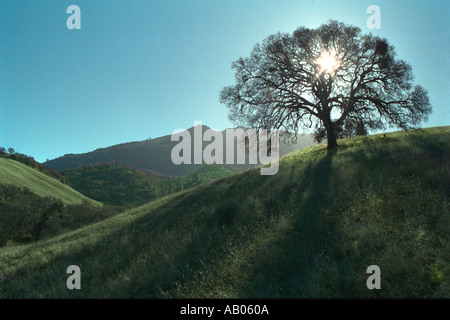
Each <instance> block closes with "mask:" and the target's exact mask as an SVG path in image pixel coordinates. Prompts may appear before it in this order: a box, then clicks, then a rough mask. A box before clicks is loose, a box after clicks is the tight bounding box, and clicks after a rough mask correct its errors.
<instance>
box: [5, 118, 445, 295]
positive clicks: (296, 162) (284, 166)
mask: <svg viewBox="0 0 450 320" xmlns="http://www.w3.org/2000/svg"><path fill="white" fill-rule="evenodd" d="M339 144H340V148H339V150H338V152H337V153H334V154H327V152H326V149H325V146H324V145H318V146H314V147H310V148H307V149H303V150H299V151H297V152H293V153H291V154H289V155H287V156H285V157H283V159H281V161H280V169H279V172H278V173H277V174H276V175H273V176H261V175H260V172H259V170H251V171H248V172H245V173H242V174H238V175H234V176H232V177H229V178H225V179H222V180H219V181H216V182H213V183H210V184H206V185H202V186H199V187H197V188H194V189H190V190H186V191H182V192H179V193H176V194H173V195H170V196H167V197H164V198H161V199H158V200H155V201H153V202H151V203H148V204H146V205H143V206H141V207H138V208H135V209H132V210H128V211H126V212H124V213H121V214H118V215H116V216H114V217H112V218H109V219H107V220H104V221H102V222H99V223H96V224H92V225H89V226H86V227H84V228H81V229H78V230H75V231H72V232H68V233H65V234H63V235H60V236H57V237H54V238H52V239H48V240H44V241H39V242H35V243H31V244H27V245H21V246H10V247H5V248H2V249H0V297H2V298H30V297H33V298H50V297H52V298H54V297H59V298H94V297H112V298H119V297H133V298H138V297H141V298H188V297H189V298H246V297H250V298H260V297H269V298H281V297H284V298H302V297H346V298H348V297H367V298H386V297H390V298H398V297H407V298H411V297H420V298H431V297H434V298H436V297H447V298H448V297H450V283H449V275H450V264H449V262H450V251H449V248H450V214H449V198H450V172H449V163H450V161H449V157H450V155H449V150H450V127H440V128H430V129H424V130H414V131H409V132H398V133H390V134H386V136H384V135H375V136H367V137H358V138H351V139H345V140H342V141H339ZM71 264H75V265H78V266H79V267H80V268H81V290H68V289H67V288H66V280H67V277H68V275H67V274H66V268H67V267H68V266H69V265H71ZM373 264H375V265H378V266H379V267H380V268H381V290H369V289H367V287H366V280H367V278H368V276H369V275H368V274H366V269H367V267H368V266H369V265H373Z"/></svg>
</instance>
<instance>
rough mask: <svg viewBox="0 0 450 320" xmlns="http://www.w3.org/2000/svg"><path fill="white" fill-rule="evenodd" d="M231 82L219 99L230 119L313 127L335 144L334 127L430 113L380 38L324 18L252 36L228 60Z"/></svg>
mask: <svg viewBox="0 0 450 320" xmlns="http://www.w3.org/2000/svg"><path fill="white" fill-rule="evenodd" d="M232 68H233V69H234V70H235V81H236V83H235V84H234V85H232V86H228V87H225V88H224V89H223V90H222V92H221V94H220V101H221V103H224V104H226V106H227V107H228V108H229V117H230V120H231V121H233V122H234V123H236V124H239V125H244V126H249V127H252V128H254V129H256V130H259V129H263V128H265V129H281V130H285V131H288V132H294V133H295V132H298V131H299V129H300V128H313V129H315V133H316V137H317V138H318V139H320V138H321V137H322V138H323V137H325V136H326V137H327V142H328V149H329V150H330V149H334V148H335V147H337V138H338V135H339V133H342V132H347V133H348V134H365V133H367V131H368V130H369V129H374V130H377V129H384V128H387V127H398V128H402V129H407V128H410V127H411V126H416V125H418V124H420V123H421V122H422V121H426V120H427V118H428V115H429V114H430V113H431V105H430V101H429V98H428V93H427V91H426V90H425V89H424V88H423V87H422V86H420V85H414V83H413V73H412V67H411V65H409V64H408V63H407V62H405V61H403V60H401V59H398V58H397V57H396V53H395V48H394V46H392V45H390V44H389V43H388V41H387V39H385V38H380V37H378V36H374V35H372V34H362V32H361V29H359V28H358V27H355V26H349V25H346V24H344V23H342V22H338V21H334V20H332V21H329V22H328V23H326V24H323V25H322V26H320V27H319V28H317V29H309V28H306V27H300V28H298V29H297V30H295V31H294V32H293V33H292V34H288V33H276V34H273V35H270V36H269V37H267V38H266V39H265V40H264V41H263V42H262V43H261V44H259V43H257V44H256V45H255V46H254V48H253V50H252V52H251V54H250V56H249V57H246V58H242V57H241V58H239V59H238V60H237V61H235V62H233V64H232Z"/></svg>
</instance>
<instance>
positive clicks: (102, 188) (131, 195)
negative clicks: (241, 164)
mask: <svg viewBox="0 0 450 320" xmlns="http://www.w3.org/2000/svg"><path fill="white" fill-rule="evenodd" d="M239 172H240V171H239V170H237V169H233V168H228V167H225V166H221V165H205V166H203V167H200V168H199V169H197V170H195V171H193V172H191V173H190V174H188V175H187V176H185V177H181V178H173V179H167V178H166V179H162V178H158V177H155V176H151V175H148V174H145V173H144V172H142V171H140V170H137V169H135V168H132V167H130V166H126V165H121V164H115V163H108V164H99V165H88V166H81V167H78V168H76V169H70V170H66V171H63V172H62V174H63V176H64V177H65V179H66V181H67V184H68V185H70V186H71V187H72V188H74V189H75V190H78V191H79V192H81V193H82V194H84V195H86V196H88V197H89V198H91V199H95V200H98V201H100V202H103V203H106V204H110V205H115V206H126V207H135V206H137V205H142V204H144V203H147V202H149V201H151V200H155V199H156V198H160V197H162V196H166V195H168V194H171V193H174V192H178V191H181V190H185V189H189V188H192V187H196V186H199V185H200V184H202V183H205V182H208V181H210V180H214V179H220V178H224V177H228V176H231V175H234V174H237V173H239Z"/></svg>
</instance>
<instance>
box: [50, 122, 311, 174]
mask: <svg viewBox="0 0 450 320" xmlns="http://www.w3.org/2000/svg"><path fill="white" fill-rule="evenodd" d="M201 129H202V134H203V133H204V132H205V131H206V130H207V129H209V128H208V127H207V126H202V128H201ZM188 131H189V132H190V134H191V137H192V141H191V149H192V150H193V149H194V128H193V127H192V128H190V129H189V130H188ZM220 133H221V134H222V136H223V140H224V150H225V145H226V135H225V130H224V131H222V132H220ZM210 143H211V142H204V141H203V142H202V150H204V148H205V147H206V146H207V145H208V144H210ZM177 144H178V141H171V135H167V136H163V137H159V138H155V139H148V140H144V141H135V142H129V143H123V144H118V145H114V146H111V147H107V148H100V149H97V150H95V151H92V152H88V153H83V154H66V155H64V156H62V157H59V158H56V159H53V160H49V161H47V162H45V163H44V165H45V166H47V167H49V168H52V169H55V170H57V171H62V170H68V169H74V168H76V167H78V166H83V165H88V164H104V163H111V162H114V163H120V164H125V165H129V166H132V167H134V168H136V169H139V170H141V171H144V172H146V173H149V174H153V175H162V176H175V177H180V176H184V175H186V174H188V173H190V172H192V171H194V170H196V169H199V168H200V167H202V166H203V165H204V164H180V165H176V164H174V163H173V162H172V159H171V152H172V149H173V147H174V146H175V145H177ZM314 144H316V143H315V142H314V139H313V136H312V135H299V136H298V139H297V142H296V143H288V142H287V141H285V140H284V139H281V141H280V156H282V155H285V154H287V153H289V152H292V151H294V150H297V149H300V148H304V147H307V146H311V145H314ZM223 154H225V152H224V153H223ZM192 159H193V158H192ZM192 163H194V162H193V160H192ZM228 166H229V167H231V168H235V169H238V170H241V171H243V170H246V169H249V168H251V167H254V166H255V165H251V164H248V162H246V164H237V161H236V153H235V161H234V164H228Z"/></svg>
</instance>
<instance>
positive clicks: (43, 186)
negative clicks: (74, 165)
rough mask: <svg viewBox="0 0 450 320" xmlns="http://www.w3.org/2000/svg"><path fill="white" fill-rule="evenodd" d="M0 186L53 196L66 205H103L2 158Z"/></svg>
mask: <svg viewBox="0 0 450 320" xmlns="http://www.w3.org/2000/svg"><path fill="white" fill-rule="evenodd" d="M0 184H13V185H15V186H18V187H26V188H28V189H30V190H31V191H32V192H33V193H35V194H37V195H40V196H42V197H46V196H51V197H54V198H56V199H60V200H61V201H62V202H63V203H65V204H79V203H82V202H83V201H88V202H91V203H93V204H96V205H98V206H100V205H101V204H100V203H98V202H96V201H92V200H91V199H89V198H88V197H86V196H84V195H82V194H81V193H79V192H77V191H75V190H73V189H72V188H70V187H69V186H67V185H64V184H62V183H61V182H59V181H58V180H56V179H54V178H51V177H49V176H48V175H45V174H43V173H41V172H39V171H37V170H35V169H33V168H30V167H28V166H26V165H24V164H22V163H20V162H18V161H14V160H11V159H5V158H0Z"/></svg>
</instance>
